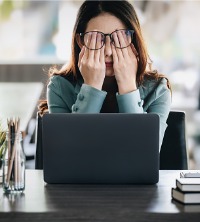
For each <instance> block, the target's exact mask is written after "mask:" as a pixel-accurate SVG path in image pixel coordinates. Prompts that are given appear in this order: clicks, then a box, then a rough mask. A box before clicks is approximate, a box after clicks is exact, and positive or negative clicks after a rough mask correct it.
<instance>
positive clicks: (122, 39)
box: [117, 30, 128, 57]
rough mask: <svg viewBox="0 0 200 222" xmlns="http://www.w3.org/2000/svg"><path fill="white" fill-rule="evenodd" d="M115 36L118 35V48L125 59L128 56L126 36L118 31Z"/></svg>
mask: <svg viewBox="0 0 200 222" xmlns="http://www.w3.org/2000/svg"><path fill="white" fill-rule="evenodd" d="M117 35H118V39H119V44H120V47H121V48H122V49H121V51H122V54H123V56H124V57H127V56H128V50H127V46H128V43H127V40H126V35H125V33H124V32H123V31H120V30H119V31H118V32H117Z"/></svg>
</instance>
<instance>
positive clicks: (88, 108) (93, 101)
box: [72, 84, 107, 113]
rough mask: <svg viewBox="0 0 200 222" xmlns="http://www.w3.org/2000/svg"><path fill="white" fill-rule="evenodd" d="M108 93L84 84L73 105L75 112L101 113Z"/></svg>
mask: <svg viewBox="0 0 200 222" xmlns="http://www.w3.org/2000/svg"><path fill="white" fill-rule="evenodd" d="M106 95H107V93H106V92H105V91H101V90H98V89H96V88H93V87H91V86H89V85H86V84H83V85H82V87H81V90H80V92H79V94H78V96H77V99H76V102H75V104H74V105H73V106H72V112H73V113H100V110H101V107H102V104H103V102H104V100H105V97H106Z"/></svg>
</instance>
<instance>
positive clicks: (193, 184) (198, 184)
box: [176, 178, 200, 192]
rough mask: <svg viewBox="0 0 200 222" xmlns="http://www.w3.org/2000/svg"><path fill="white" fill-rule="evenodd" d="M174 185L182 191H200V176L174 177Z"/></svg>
mask: <svg viewBox="0 0 200 222" xmlns="http://www.w3.org/2000/svg"><path fill="white" fill-rule="evenodd" d="M176 186H177V188H179V189H180V190H181V191H184V192H186V191H187V192H189V191H190V192H200V178H180V179H176Z"/></svg>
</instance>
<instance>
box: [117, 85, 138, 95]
mask: <svg viewBox="0 0 200 222" xmlns="http://www.w3.org/2000/svg"><path fill="white" fill-rule="evenodd" d="M135 90H137V86H136V83H132V84H130V83H129V84H123V85H118V92H119V94H120V95H122V94H127V93H130V92H133V91H135Z"/></svg>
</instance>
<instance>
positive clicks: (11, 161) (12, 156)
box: [2, 132, 25, 193]
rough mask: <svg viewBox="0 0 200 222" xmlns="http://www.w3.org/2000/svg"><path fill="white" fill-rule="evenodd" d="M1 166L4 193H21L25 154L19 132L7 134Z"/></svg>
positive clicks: (23, 180)
mask: <svg viewBox="0 0 200 222" xmlns="http://www.w3.org/2000/svg"><path fill="white" fill-rule="evenodd" d="M2 164H3V189H4V192H5V193H11V192H23V191H24V189H25V154H24V150H23V147H22V134H21V132H17V133H10V132H7V134H6V150H5V153H4V157H3V162H2Z"/></svg>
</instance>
